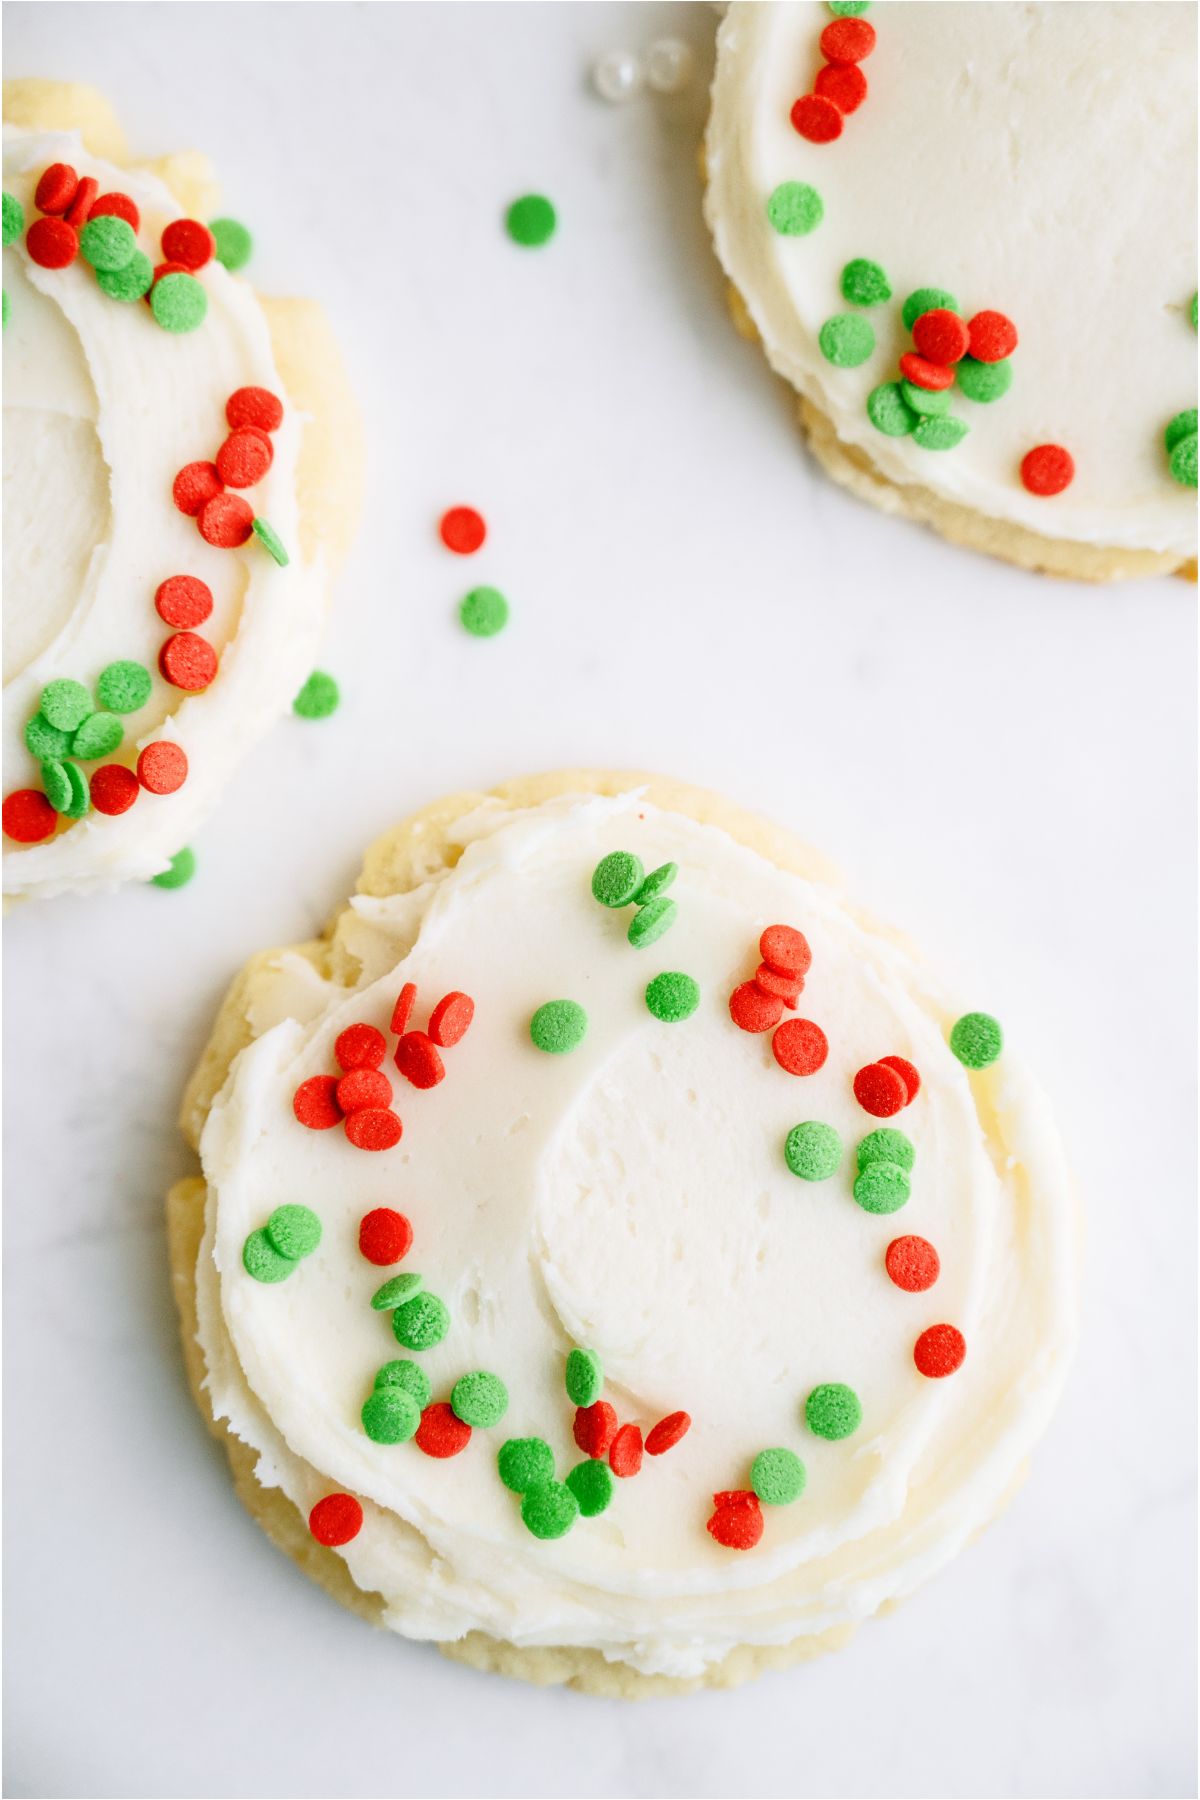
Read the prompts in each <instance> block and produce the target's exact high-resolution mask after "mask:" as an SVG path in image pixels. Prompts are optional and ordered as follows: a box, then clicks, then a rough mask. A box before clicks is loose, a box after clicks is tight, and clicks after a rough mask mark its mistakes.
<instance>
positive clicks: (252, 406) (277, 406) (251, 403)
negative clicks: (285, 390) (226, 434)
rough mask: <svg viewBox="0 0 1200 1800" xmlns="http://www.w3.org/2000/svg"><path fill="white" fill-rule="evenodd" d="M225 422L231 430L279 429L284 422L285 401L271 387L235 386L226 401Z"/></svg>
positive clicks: (267, 430)
mask: <svg viewBox="0 0 1200 1800" xmlns="http://www.w3.org/2000/svg"><path fill="white" fill-rule="evenodd" d="M225 422H226V424H227V425H228V426H229V428H230V430H231V431H245V430H254V431H266V432H271V431H278V429H279V427H280V426H281V425H282V424H283V401H282V400H280V399H279V398H278V397H277V396H276V395H275V394H273V393H272V392H271V390H270V388H264V387H240V388H235V389H234V391H233V393H232V394H230V396H229V398H228V400H227V401H226V402H225Z"/></svg>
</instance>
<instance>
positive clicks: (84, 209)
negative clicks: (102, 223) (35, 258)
mask: <svg viewBox="0 0 1200 1800" xmlns="http://www.w3.org/2000/svg"><path fill="white" fill-rule="evenodd" d="M99 192H100V183H99V182H98V181H97V180H96V179H95V177H94V176H92V175H85V176H84V178H83V180H82V181H81V182H80V183H79V186H78V187H77V188H76V189H75V195H74V198H73V199H72V201H71V204H70V206H68V208H67V210H66V213H65V214H64V217H65V219H66V222H67V224H68V225H70V226H71V227H72V228H73V229H74V230H75V231H80V230H82V229H83V227H84V226H85V225H86V224H87V222H88V214H89V213H90V212H91V210H92V203H93V202H94V200H95V199H96V196H97V195H98V194H99Z"/></svg>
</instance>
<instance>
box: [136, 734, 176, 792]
mask: <svg viewBox="0 0 1200 1800" xmlns="http://www.w3.org/2000/svg"><path fill="white" fill-rule="evenodd" d="M187 772H188V760H187V755H186V753H185V751H184V750H183V748H182V746H181V745H179V744H173V743H171V742H170V740H169V739H168V738H158V739H157V740H156V741H155V742H154V743H153V744H147V745H146V748H145V749H144V750H143V751H142V753H141V755H140V756H139V757H138V760H137V777H138V780H139V781H140V782H141V784H142V786H143V787H144V788H145V789H146V791H147V792H148V793H151V794H173V793H174V792H175V791H176V789H177V788H181V787H182V786H183V784H184V782H185V781H186V780H187Z"/></svg>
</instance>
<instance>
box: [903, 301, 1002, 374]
mask: <svg viewBox="0 0 1200 1800" xmlns="http://www.w3.org/2000/svg"><path fill="white" fill-rule="evenodd" d="M912 337H913V348H912V349H911V350H906V351H905V353H904V355H903V356H902V357H901V358H900V373H901V375H903V377H904V379H905V380H906V381H911V382H912V384H913V386H914V387H919V388H923V389H924V390H925V392H926V393H933V394H940V393H943V392H944V391H945V390H946V389H947V388H950V387H953V385H954V377H955V371H956V368H957V365H958V364H959V363H960V362H961V361H962V360H963V357H964V356H971V357H973V358H974V360H975V361H976V362H981V363H998V362H1004V361H1005V360H1006V359H1007V358H1008V357H1010V356H1011V355H1012V353H1013V351H1014V350H1015V349H1016V347H1017V328H1016V326H1015V325H1014V324H1013V322H1012V320H1011V319H1010V318H1008V317H1007V315H1006V314H1004V313H1002V312H995V311H992V310H990V309H985V310H984V311H983V312H977V313H975V314H974V316H973V317H972V318H970V319H964V318H963V317H962V316H961V314H959V313H957V312H955V311H953V310H952V309H951V308H950V307H948V306H932V307H930V308H929V310H928V312H923V313H920V314H919V315H918V317H917V318H915V319H914V320H913V326H912Z"/></svg>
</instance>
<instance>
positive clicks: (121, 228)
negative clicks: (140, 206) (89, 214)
mask: <svg viewBox="0 0 1200 1800" xmlns="http://www.w3.org/2000/svg"><path fill="white" fill-rule="evenodd" d="M79 250H80V254H81V255H82V257H83V260H84V261H85V262H89V263H91V265H92V267H93V269H97V270H99V269H103V271H104V273H105V274H106V275H113V274H115V273H116V272H117V270H118V269H124V268H126V267H127V266H128V264H129V263H130V262H132V260H133V256H134V252H135V251H136V250H137V238H136V236H135V235H134V230H133V226H132V225H131V224H130V223H129V221H128V220H127V219H118V218H117V216H116V214H115V213H102V214H101V215H100V217H99V218H98V219H89V220H88V222H87V224H86V225H85V226H84V228H83V230H82V231H81V232H80V233H79Z"/></svg>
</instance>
